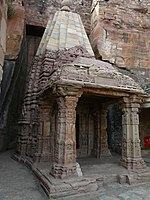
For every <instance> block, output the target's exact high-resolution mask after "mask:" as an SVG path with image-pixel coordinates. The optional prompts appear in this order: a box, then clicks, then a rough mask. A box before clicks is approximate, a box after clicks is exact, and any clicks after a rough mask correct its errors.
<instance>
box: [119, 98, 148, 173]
mask: <svg viewBox="0 0 150 200" xmlns="http://www.w3.org/2000/svg"><path fill="white" fill-rule="evenodd" d="M123 100H124V102H123V105H122V111H123V115H122V130H123V136H122V159H121V163H122V165H123V166H124V167H126V168H127V169H141V168H144V167H145V163H144V160H143V159H142V157H141V147H140V140H139V108H140V98H138V97H136V96H131V97H129V98H123Z"/></svg>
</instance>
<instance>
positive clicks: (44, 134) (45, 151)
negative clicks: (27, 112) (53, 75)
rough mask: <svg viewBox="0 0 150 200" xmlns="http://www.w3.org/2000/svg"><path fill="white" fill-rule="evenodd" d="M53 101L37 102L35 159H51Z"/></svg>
mask: <svg viewBox="0 0 150 200" xmlns="http://www.w3.org/2000/svg"><path fill="white" fill-rule="evenodd" d="M52 107H53V101H52V100H51V101H50V100H49V101H48V99H47V101H46V100H45V101H41V102H40V104H39V115H40V116H39V119H40V122H39V130H38V138H37V143H38V145H37V152H36V153H35V161H37V162H41V161H52V157H53V155H52V148H53V144H51V138H52V137H53V136H52V134H51V113H52Z"/></svg>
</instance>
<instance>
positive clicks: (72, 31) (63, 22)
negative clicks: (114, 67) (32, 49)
mask: <svg viewBox="0 0 150 200" xmlns="http://www.w3.org/2000/svg"><path fill="white" fill-rule="evenodd" d="M79 45H80V46H82V47H84V48H85V49H86V50H87V51H88V53H89V54H90V55H91V56H94V52H93V50H92V47H91V45H90V42H89V39H88V37H87V34H86V31H85V29H84V26H83V24H82V21H81V17H80V15H78V14H77V13H72V12H68V11H64V10H62V11H57V12H56V13H55V15H54V18H53V20H52V21H51V19H50V20H49V21H48V24H47V27H46V30H45V32H44V35H43V37H42V40H41V43H40V45H39V48H38V51H37V54H36V55H40V54H43V53H44V52H45V50H63V49H69V48H72V47H75V46H79Z"/></svg>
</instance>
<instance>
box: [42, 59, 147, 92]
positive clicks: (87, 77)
mask: <svg viewBox="0 0 150 200" xmlns="http://www.w3.org/2000/svg"><path fill="white" fill-rule="evenodd" d="M54 85H66V86H67V85H72V86H79V87H92V88H106V89H112V90H118V91H124V92H127V93H140V94H144V90H143V89H142V88H141V87H140V85H139V84H138V83H137V82H135V81H134V80H133V79H132V78H131V77H129V76H127V75H125V74H123V73H120V72H119V71H118V70H117V68H115V67H113V66H112V65H111V64H109V63H106V62H103V61H100V60H96V59H91V58H83V57H78V58H77V59H76V60H75V61H74V62H73V63H70V64H64V65H63V66H61V67H58V68H57V70H56V71H55V73H53V74H52V76H51V78H50V79H49V81H48V82H47V83H46V84H45V89H48V88H52V87H53V86H54Z"/></svg>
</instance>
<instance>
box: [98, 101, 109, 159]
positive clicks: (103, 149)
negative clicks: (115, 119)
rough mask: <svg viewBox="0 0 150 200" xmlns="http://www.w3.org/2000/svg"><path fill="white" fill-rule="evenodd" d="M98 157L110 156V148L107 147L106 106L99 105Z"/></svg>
mask: <svg viewBox="0 0 150 200" xmlns="http://www.w3.org/2000/svg"><path fill="white" fill-rule="evenodd" d="M98 123H99V125H98V126H99V130H98V131H99V134H98V135H99V155H98V157H99V158H103V157H111V153H110V150H109V149H108V136H107V107H106V106H105V105H101V107H100V110H99V120H98Z"/></svg>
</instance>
